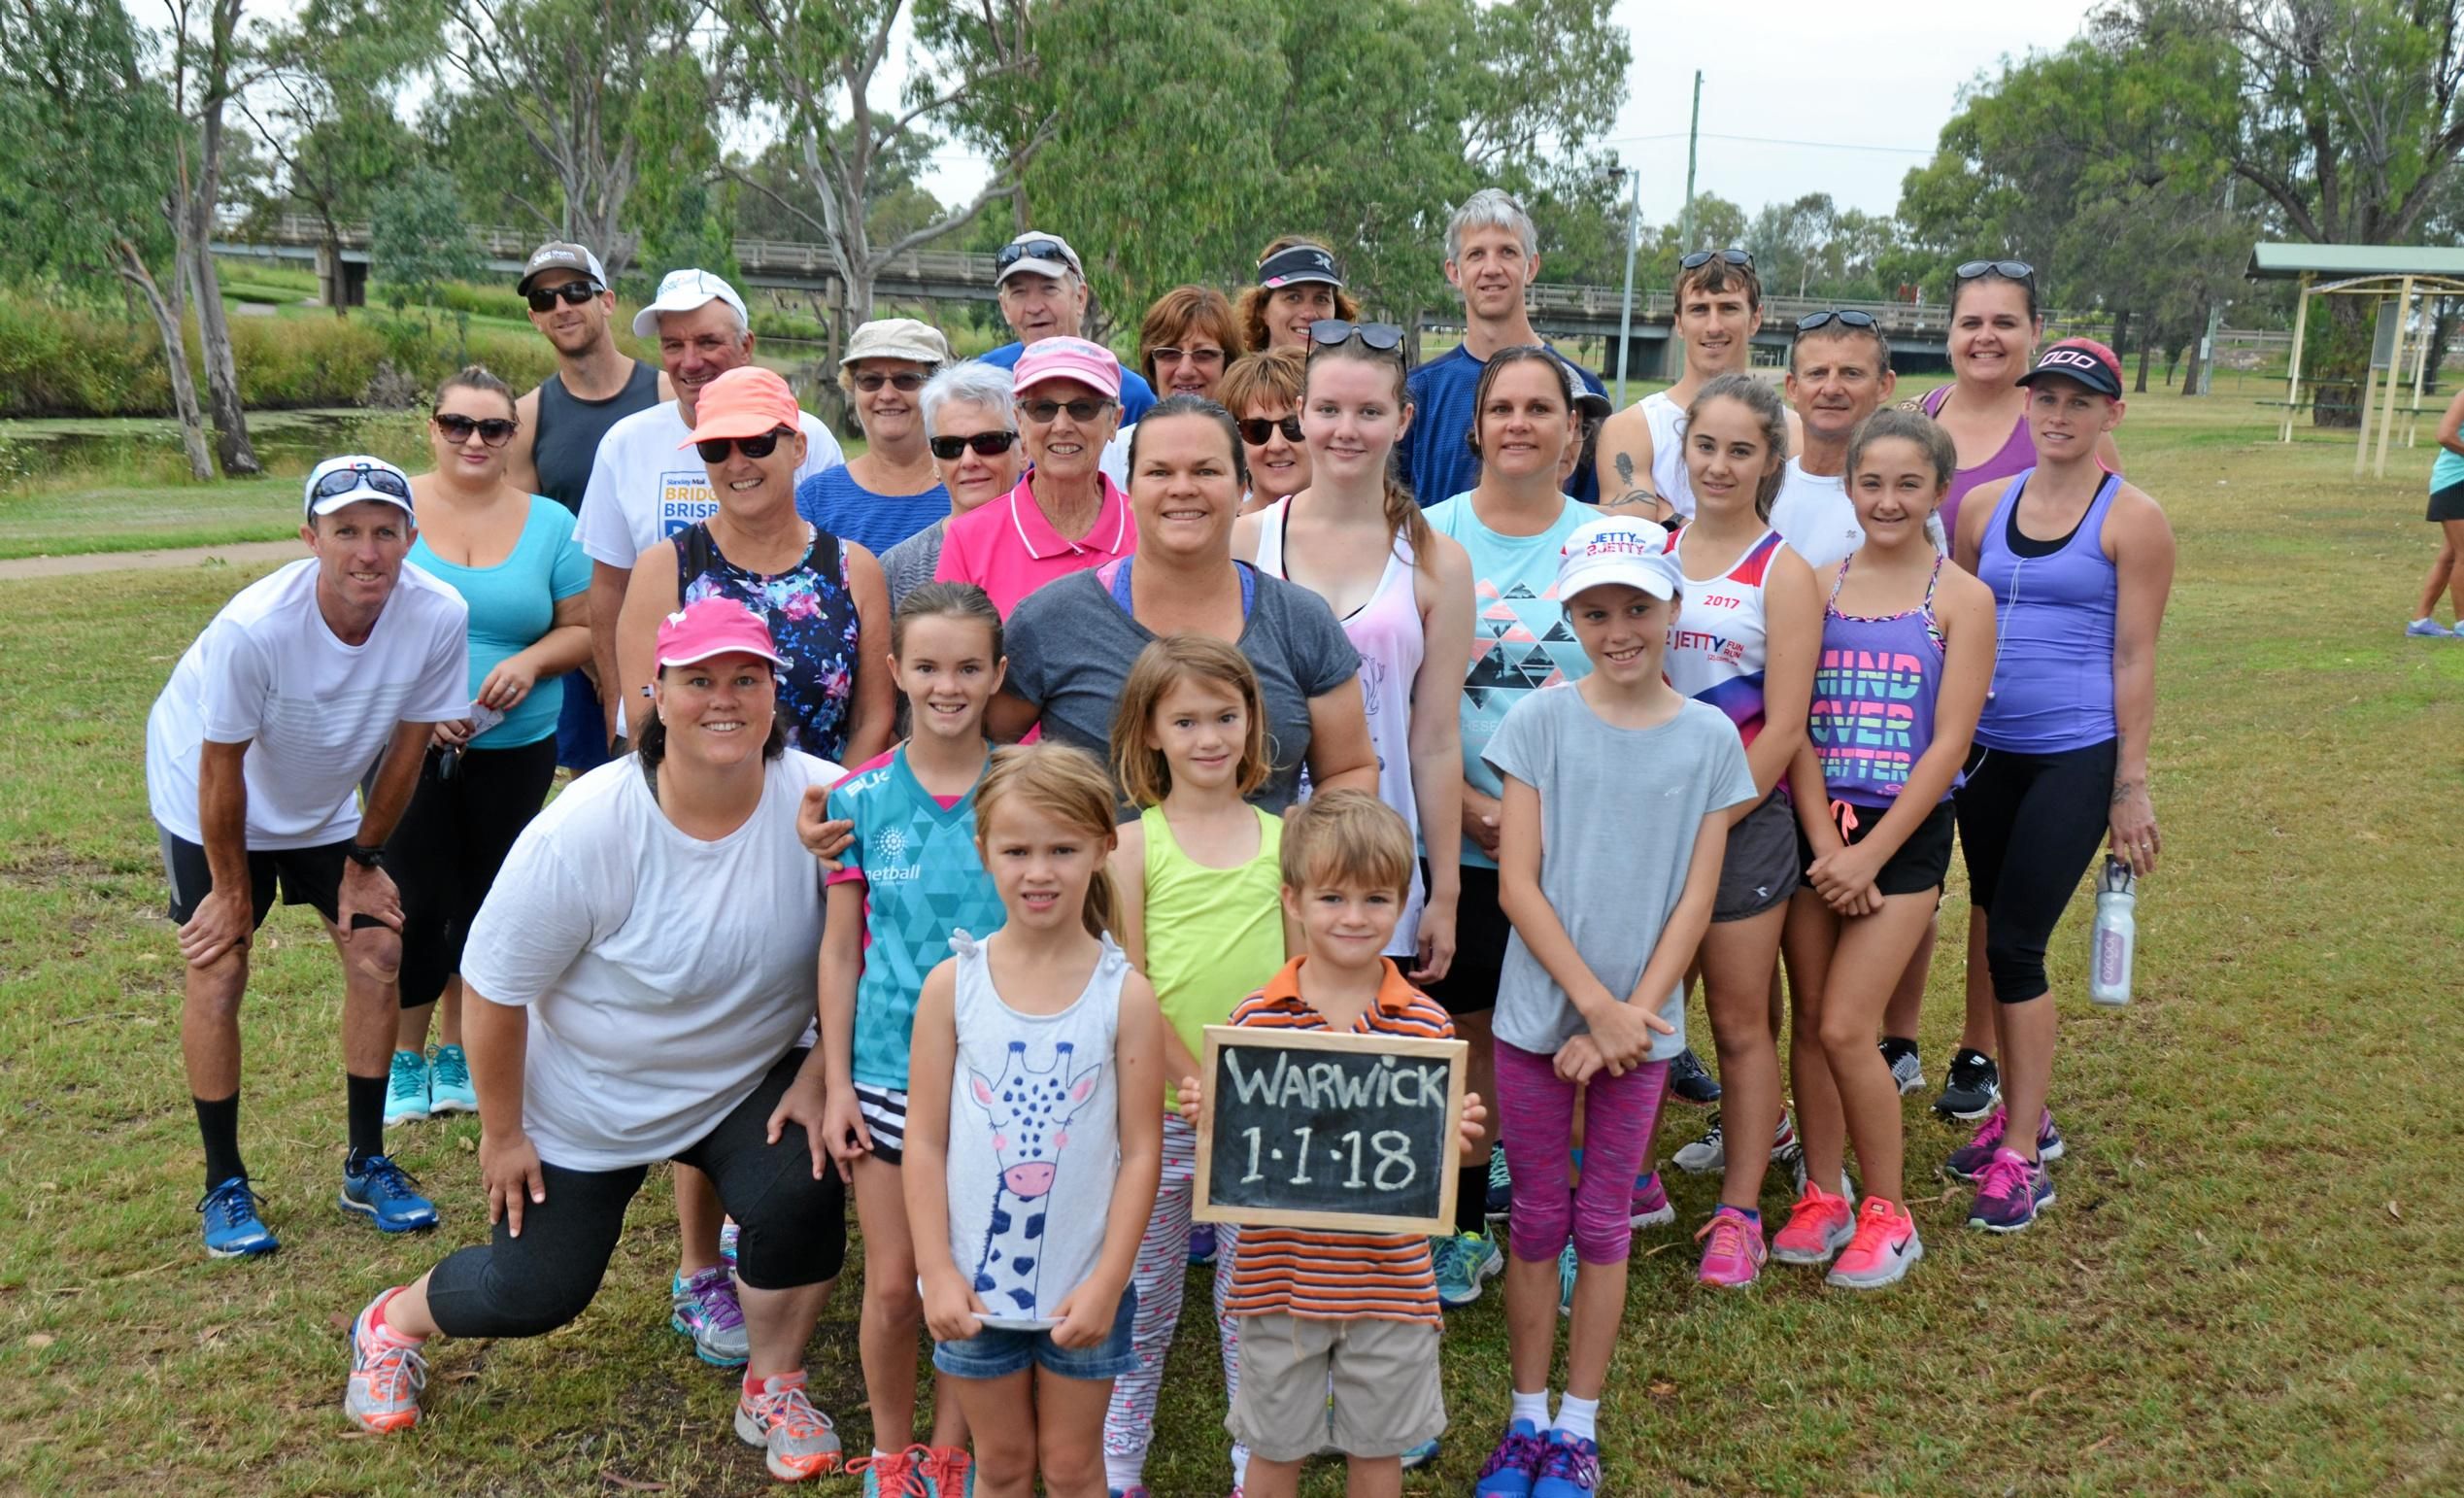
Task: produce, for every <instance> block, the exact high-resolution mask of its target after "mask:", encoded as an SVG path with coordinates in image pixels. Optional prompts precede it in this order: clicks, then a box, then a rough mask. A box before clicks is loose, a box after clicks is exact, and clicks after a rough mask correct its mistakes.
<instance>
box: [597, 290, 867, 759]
mask: <svg viewBox="0 0 2464 1498" xmlns="http://www.w3.org/2000/svg"><path fill="white" fill-rule="evenodd" d="M633 335H634V336H635V337H637V338H656V339H657V340H658V361H659V363H660V364H661V365H662V366H663V367H664V368H665V369H666V371H667V379H668V383H670V384H671V385H673V386H674V387H675V388H676V398H675V399H674V400H671V401H663V402H661V403H660V404H658V405H656V406H653V407H651V408H650V409H649V410H647V411H636V412H634V413H633V414H632V415H631V416H628V417H625V418H624V420H622V421H620V422H618V423H617V424H616V425H615V426H610V427H609V428H608V429H607V435H606V436H604V437H602V438H600V439H599V456H598V458H597V460H595V461H593V462H592V463H591V482H590V486H589V487H588V488H587V489H585V490H584V491H583V494H582V516H581V520H580V521H579V522H578V523H577V525H576V527H575V530H574V538H575V539H576V540H578V541H580V542H581V543H582V550H583V551H585V552H587V553H589V554H590V558H591V656H592V658H593V659H594V660H595V661H596V662H597V663H598V673H599V680H601V681H603V682H605V681H614V680H616V618H617V615H618V614H619V613H620V612H621V611H622V610H623V609H624V585H625V584H626V583H627V582H629V581H630V580H631V579H632V576H633V562H634V560H635V559H636V558H638V557H640V556H641V555H642V553H643V552H644V551H646V550H648V549H649V548H650V547H651V546H652V545H654V544H656V543H657V542H658V541H660V540H662V539H664V538H666V537H668V536H672V535H675V534H677V533H678V532H680V531H683V530H687V529H690V528H692V524H693V522H695V521H698V520H703V519H706V518H708V517H709V516H710V515H711V514H712V513H713V512H715V511H716V510H717V509H718V508H719V500H718V496H717V495H715V494H712V493H711V492H710V474H709V471H708V470H707V469H706V468H705V467H704V466H703V465H702V461H701V460H700V459H699V458H698V457H696V456H694V454H693V453H692V452H691V451H690V450H685V451H680V449H684V446H685V439H686V437H687V436H689V435H690V434H691V433H692V429H693V402H694V400H695V399H697V398H698V397H699V395H700V393H701V389H702V387H703V386H705V385H708V384H709V383H710V382H711V381H713V380H716V379H717V378H719V377H720V376H721V375H723V374H726V372H727V371H728V370H730V369H733V368H735V367H736V366H738V365H740V364H747V363H751V362H752V361H753V327H752V323H751V321H750V320H749V319H748V318H747V316H746V314H745V310H744V298H742V297H740V296H738V295H737V294H736V290H735V288H733V287H731V286H729V285H727V283H726V281H724V280H722V279H720V278H719V277H717V276H714V275H712V274H710V272H708V271H706V270H677V271H670V272H668V273H667V275H666V277H665V278H664V279H663V280H661V281H660V282H659V283H658V296H657V298H655V299H654V300H653V301H652V302H651V303H650V305H648V306H646V307H644V308H643V309H642V310H641V311H640V312H638V313H636V314H634V316H633ZM801 425H802V426H803V430H804V461H803V462H802V463H800V464H798V465H797V466H796V469H795V478H796V482H798V483H802V482H803V481H804V480H805V479H807V478H810V477H812V476H813V475H814V474H816V473H820V472H822V471H824V470H825V469H829V468H836V467H839V466H841V465H842V464H844V463H845V462H846V461H847V456H846V454H845V453H844V452H842V451H841V450H840V448H839V445H838V439H837V438H836V437H834V436H832V435H830V431H829V428H828V427H827V426H824V425H823V424H822V423H821V421H820V420H819V419H818V418H816V417H815V416H813V414H812V413H810V412H806V413H805V414H804V417H803V421H802V424H801ZM616 698H617V694H615V693H613V692H611V693H609V694H607V697H606V702H605V705H606V709H607V736H608V741H609V742H610V744H613V743H614V742H615V741H616V739H617V736H618V734H619V733H620V732H623V704H621V703H620V702H618V701H617V699H616Z"/></svg>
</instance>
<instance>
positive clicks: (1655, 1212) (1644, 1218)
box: [1626, 1171, 1677, 1228]
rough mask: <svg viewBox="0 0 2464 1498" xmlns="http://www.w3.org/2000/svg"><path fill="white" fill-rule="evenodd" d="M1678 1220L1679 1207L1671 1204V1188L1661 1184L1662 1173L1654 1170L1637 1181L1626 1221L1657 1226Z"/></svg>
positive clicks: (1644, 1225) (1630, 1224)
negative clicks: (1676, 1207)
mask: <svg viewBox="0 0 2464 1498" xmlns="http://www.w3.org/2000/svg"><path fill="white" fill-rule="evenodd" d="M1676 1220H1677V1209H1675V1208H1674V1207H1671V1205H1669V1188H1668V1187H1666V1186H1664V1185H1662V1184H1660V1173H1659V1172H1658V1171H1653V1172H1652V1173H1651V1174H1649V1175H1644V1176H1641V1177H1639V1178H1638V1179H1637V1180H1636V1181H1635V1191H1634V1196H1633V1198H1632V1199H1631V1200H1630V1201H1629V1202H1628V1204H1627V1207H1626V1222H1627V1224H1628V1225H1629V1226H1631V1227H1637V1228H1656V1227H1659V1226H1661V1225H1663V1224H1664V1223H1671V1222H1674V1221H1676Z"/></svg>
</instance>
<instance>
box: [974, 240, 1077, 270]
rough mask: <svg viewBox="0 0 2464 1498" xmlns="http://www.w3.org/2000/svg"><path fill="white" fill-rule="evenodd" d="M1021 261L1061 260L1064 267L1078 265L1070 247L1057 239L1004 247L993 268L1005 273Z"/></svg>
mask: <svg viewBox="0 0 2464 1498" xmlns="http://www.w3.org/2000/svg"><path fill="white" fill-rule="evenodd" d="M1021 260H1059V261H1060V262H1061V263H1062V264H1063V265H1070V264H1074V263H1076V262H1075V260H1074V259H1073V258H1072V257H1071V255H1070V254H1069V247H1068V246H1066V245H1064V244H1063V243H1062V242H1061V241H1059V240H1057V239H1029V240H1027V241H1024V242H1023V243H1020V244H1015V245H1003V246H1001V253H1000V254H998V255H995V256H993V268H994V269H995V270H996V271H1003V270H1007V269H1009V268H1010V267H1011V266H1013V265H1015V264H1017V263H1018V262H1019V261H1021Z"/></svg>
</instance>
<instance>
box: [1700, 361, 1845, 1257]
mask: <svg viewBox="0 0 2464 1498" xmlns="http://www.w3.org/2000/svg"><path fill="white" fill-rule="evenodd" d="M1685 460H1686V466H1687V469H1688V472H1689V476H1690V479H1691V482H1692V483H1693V486H1694V506H1695V507H1694V518H1693V520H1691V521H1690V522H1688V523H1687V524H1686V526H1685V527H1684V528H1682V529H1680V530H1679V531H1677V533H1676V534H1675V535H1674V536H1673V537H1671V540H1670V543H1669V544H1670V548H1671V550H1672V551H1673V552H1675V553H1676V556H1677V562H1678V570H1679V571H1680V572H1682V573H1683V574H1684V577H1685V581H1684V591H1683V593H1682V595H1681V596H1680V598H1679V601H1678V606H1677V616H1676V619H1675V622H1674V623H1672V624H1671V626H1670V627H1669V650H1668V654H1667V656H1666V658H1665V660H1664V664H1663V666H1662V669H1663V670H1664V671H1665V672H1666V673H1667V675H1668V678H1669V685H1671V686H1672V687H1674V688H1675V689H1676V690H1678V691H1679V692H1682V693H1684V694H1685V695H1686V696H1688V697H1690V698H1694V699H1695V700H1696V701H1699V702H1704V703H1707V704H1708V705H1710V706H1713V707H1716V708H1718V709H1719V710H1720V711H1721V712H1723V713H1725V714H1727V715H1728V718H1729V721H1730V722H1732V723H1734V724H1736V725H1737V732H1738V737H1739V738H1741V739H1742V740H1743V741H1744V745H1745V764H1746V768H1747V769H1748V770H1750V771H1751V772H1752V773H1753V777H1754V800H1753V801H1752V802H1750V803H1748V804H1747V805H1746V806H1744V807H1742V808H1740V810H1739V812H1738V814H1737V815H1736V816H1735V817H1734V818H1733V819H1732V821H1731V824H1730V827H1729V834H1728V850H1727V857H1726V858H1725V860H1724V861H1723V862H1722V864H1721V866H1720V883H1719V888H1718V891H1717V893H1716V894H1715V895H1714V897H1713V899H1712V902H1711V924H1710V927H1709V929H1708V930H1706V931H1705V933H1704V936H1703V945H1702V948H1701V952H1700V959H1699V960H1700V963H1701V966H1702V970H1703V1001H1704V1008H1705V1011H1706V1012H1707V1013H1708V1014H1709V1015H1710V1019H1711V1033H1712V1036H1713V1038H1715V1039H1717V1040H1718V1042H1719V1051H1720V1086H1721V1088H1722V1094H1721V1100H1720V1108H1721V1113H1722V1124H1723V1126H1724V1128H1725V1129H1726V1132H1727V1137H1728V1138H1729V1139H1731V1140H1738V1141H1746V1142H1747V1144H1748V1145H1751V1144H1752V1143H1753V1141H1761V1140H1764V1139H1769V1138H1772V1136H1773V1135H1775V1134H1776V1133H1777V1132H1778V1129H1779V1127H1780V1121H1781V1116H1782V1112H1781V1110H1782V1103H1781V1097H1780V1082H1779V1048H1778V1045H1777V1043H1776V1042H1775V1041H1774V1040H1773V1038H1772V1032H1771V1021H1770V1017H1769V1014H1770V995H1771V976H1772V967H1773V965H1774V964H1775V963H1776V962H1777V961H1778V958H1779V936H1780V928H1781V927H1782V926H1784V925H1785V924H1786V923H1787V918H1788V901H1789V897H1790V896H1791V895H1793V894H1794V893H1795V892H1796V888H1797V882H1798V878H1799V875H1800V871H1801V870H1800V868H1799V865H1798V862H1797V828H1796V821H1795V818H1794V816H1793V815H1792V813H1791V811H1790V807H1789V802H1788V800H1787V798H1786V797H1785V796H1783V795H1781V794H1779V791H1778V787H1779V784H1780V782H1781V781H1782V779H1784V778H1785V777H1786V775H1787V773H1788V766H1789V762H1790V761H1791V760H1793V759H1794V758H1795V757H1796V755H1797V751H1798V750H1799V748H1801V747H1802V746H1803V745H1804V743H1805V741H1806V705H1807V704H1808V702H1809V701H1810V700H1811V699H1812V697H1813V676H1814V662H1815V658H1816V657H1817V656H1818V655H1819V654H1820V653H1821V648H1822V602H1821V597H1820V596H1819V595H1818V594H1817V593H1816V591H1815V588H1814V579H1813V571H1812V569H1811V568H1809V567H1807V566H1806V561H1805V559H1804V558H1803V557H1800V556H1799V555H1797V552H1796V551H1795V549H1794V548H1791V547H1788V546H1785V545H1782V544H1781V542H1780V537H1779V532H1778V531H1776V530H1773V529H1772V526H1771V507H1772V500H1773V499H1774V498H1776V497H1777V496H1778V494H1779V483H1780V477H1781V471H1782V469H1783V468H1784V467H1785V465H1786V463H1787V460H1788V424H1787V410H1786V408H1785V407H1784V406H1782V405H1781V404H1780V400H1779V396H1778V394H1777V393H1776V392H1774V391H1773V390H1772V387H1771V386H1770V385H1768V384H1766V383H1765V382H1763V381H1761V380H1758V379H1756V378H1755V377H1753V376H1752V375H1747V374H1733V375H1722V376H1720V377H1719V378H1718V379H1716V380H1713V381H1711V382H1710V383H1709V384H1708V385H1705V386H1704V387H1703V390H1702V392H1701V393H1699V394H1697V395H1696V396H1695V397H1694V403H1693V405H1692V406H1691V407H1689V408H1688V410H1687V412H1686V431H1685ZM1770 1158H1771V1151H1770V1150H1768V1149H1764V1148H1759V1147H1737V1148H1731V1149H1729V1150H1728V1151H1727V1163H1726V1167H1725V1174H1724V1176H1723V1180H1722V1185H1721V1189H1720V1206H1719V1209H1718V1210H1717V1211H1715V1212H1714V1213H1713V1215H1712V1219H1711V1221H1710V1223H1709V1225H1708V1226H1707V1227H1706V1228H1705V1233H1704V1237H1705V1246H1704V1252H1703V1259H1702V1264H1701V1267H1700V1270H1699V1277H1700V1278H1701V1279H1702V1280H1703V1282H1704V1283H1705V1284H1715V1285H1729V1286H1735V1285H1743V1284H1747V1283H1750V1282H1752V1280H1753V1279H1754V1277H1755V1276H1756V1273H1757V1272H1758V1271H1759V1270H1760V1268H1761V1266H1762V1263H1763V1261H1764V1259H1765V1257H1766V1255H1767V1248H1766V1244H1765V1240H1764V1235H1763V1228H1762V1221H1761V1215H1760V1211H1759V1209H1758V1207H1757V1203H1758V1202H1759V1201H1760V1200H1761V1197H1762V1188H1763V1170H1764V1167H1765V1166H1766V1165H1767V1164H1769V1162H1770Z"/></svg>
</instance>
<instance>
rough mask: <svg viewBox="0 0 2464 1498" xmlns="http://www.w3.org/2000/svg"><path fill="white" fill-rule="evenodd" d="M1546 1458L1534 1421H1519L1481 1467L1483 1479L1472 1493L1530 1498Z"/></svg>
mask: <svg viewBox="0 0 2464 1498" xmlns="http://www.w3.org/2000/svg"><path fill="white" fill-rule="evenodd" d="M1546 1455H1547V1446H1546V1443H1544V1442H1543V1441H1542V1440H1541V1439H1540V1434H1539V1432H1538V1431H1536V1430H1534V1429H1533V1428H1532V1422H1531V1421H1529V1420H1516V1421H1515V1422H1514V1423H1513V1424H1511V1425H1508V1426H1507V1427H1506V1428H1505V1436H1504V1438H1503V1439H1502V1440H1501V1441H1499V1442H1498V1447H1497V1449H1496V1450H1494V1451H1491V1452H1490V1453H1489V1459H1488V1460H1487V1461H1485V1462H1482V1463H1481V1464H1480V1479H1479V1481H1476V1482H1474V1483H1473V1484H1472V1487H1471V1491H1472V1492H1473V1493H1474V1494H1476V1495H1478V1498H1531V1493H1532V1483H1533V1482H1534V1481H1536V1480H1537V1479H1538V1477H1539V1475H1540V1462H1541V1460H1542V1458H1544V1457H1545V1456H1546Z"/></svg>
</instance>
